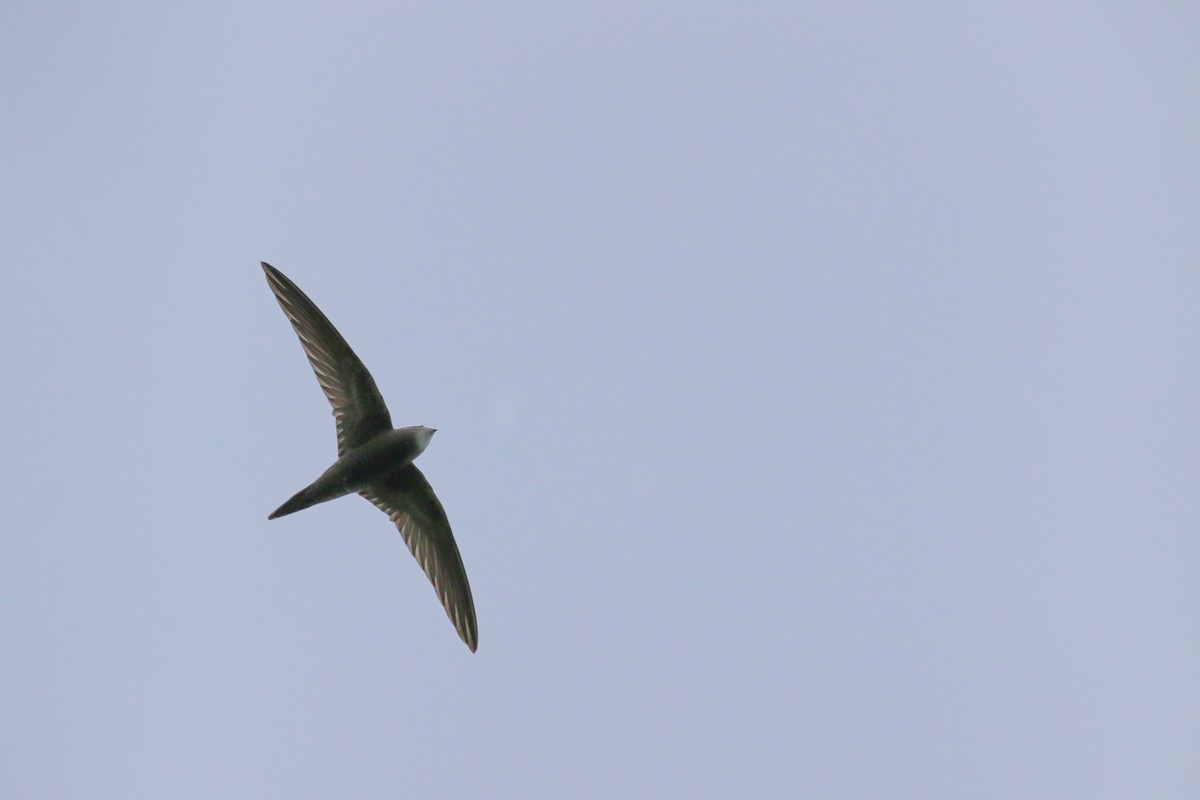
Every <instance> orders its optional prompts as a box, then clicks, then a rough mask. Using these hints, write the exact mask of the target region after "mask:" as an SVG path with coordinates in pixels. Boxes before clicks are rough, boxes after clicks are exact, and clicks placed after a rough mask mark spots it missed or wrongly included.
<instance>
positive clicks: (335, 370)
mask: <svg viewBox="0 0 1200 800" xmlns="http://www.w3.org/2000/svg"><path fill="white" fill-rule="evenodd" d="M262 266H263V270H264V272H266V275H267V283H268V285H270V287H271V291H272V292H274V293H275V298H276V299H277V300H278V301H279V306H280V308H282V309H283V313H284V314H286V315H287V318H288V320H290V321H291V323H292V327H293V328H294V329H295V331H296V335H297V336H298V337H299V338H300V344H301V346H302V347H303V348H304V352H305V354H306V355H307V356H308V361H309V363H310V364H311V365H312V368H313V372H315V373H316V375H317V382H318V383H320V384H321V389H322V390H323V391H324V392H325V397H326V398H328V400H329V404H330V406H332V407H333V416H334V420H335V422H336V424H337V442H338V460H337V461H335V462H334V464H333V466H331V467H330V468H329V469H328V470H326V471H325V473H324V474H322V475H321V477H319V478H317V480H315V481H314V482H313V483H312V484H310V485H309V486H307V487H305V488H304V489H301V490H300V491H299V492H297V493H296V494H295V495H294V496H293V497H292V498H291V499H289V500H288V501H287V502H286V503H284V504H283V505H282V506H280V507H279V508H278V509H276V510H275V511H274V512H273V513H272V514H271V515H270V517H269V518H270V519H274V518H276V517H281V516H285V515H287V514H292V513H295V512H296V511H300V510H302V509H305V508H308V507H309V506H311V505H315V504H317V503H323V502H325V501H327V500H332V499H334V498H336V497H341V496H343V495H346V494H350V493H353V492H357V493H358V494H361V495H362V496H363V497H365V498H366V499H367V500H369V501H371V503H373V504H374V505H375V506H376V507H378V508H379V509H380V510H381V511H383V512H384V513H385V514H387V515H388V517H389V518H390V519H391V520H392V522H393V523H395V525H396V527H397V528H398V529H399V531H400V535H401V536H402V537H403V538H404V543H405V544H407V545H408V549H409V550H410V551H411V552H412V554H413V556H414V557H415V558H416V560H417V563H418V564H420V565H421V569H423V570H424V571H425V575H426V576H428V578H429V580H430V582H431V583H432V584H433V588H434V591H435V592H437V595H438V599H440V600H441V601H442V606H443V607H444V608H445V609H446V615H447V616H449V617H450V621H451V622H452V623H454V628H455V630H457V631H458V635H459V636H460V637H462V640H463V641H464V642H466V644H467V647H469V648H471V651H472V652H474V651H475V649H476V647H478V643H479V634H478V628H477V625H476V622H475V604H474V602H473V600H472V598H471V586H470V584H469V583H468V582H467V573H466V570H465V569H464V567H463V563H462V557H461V556H460V555H459V552H458V546H457V545H456V544H455V541H454V535H453V533H452V532H451V529H450V521H449V520H448V519H447V517H446V512H445V510H444V509H443V508H442V504H441V503H440V502H439V501H438V499H437V495H435V494H434V492H433V488H432V487H431V486H430V485H429V481H427V480H426V479H425V476H424V475H422V474H421V471H420V470H419V469H417V467H416V466H415V465H414V464H413V463H412V459H413V458H415V457H416V456H417V455H419V454H420V453H421V451H422V450H424V448H425V446H426V445H427V444H428V442H429V437H430V436H432V435H433V431H432V430H431V429H429V428H423V427H421V426H417V427H414V428H400V429H393V428H392V417H391V414H390V413H388V409H387V404H386V403H384V400H383V396H382V395H381V394H380V393H379V389H378V388H376V386H375V381H374V379H373V378H372V377H371V373H370V372H368V371H367V368H366V367H365V366H363V363H362V361H360V360H359V358H358V356H356V355H355V354H354V351H353V350H351V349H350V345H348V344H346V340H345V339H343V338H342V335H341V334H340V333H338V331H337V329H336V328H334V327H333V324H332V323H330V321H329V320H328V318H326V316H325V315H324V314H322V313H321V311H320V309H318V308H317V307H316V305H315V304H314V303H313V302H312V301H311V300H309V299H308V297H307V296H306V295H305V294H304V292H302V291H300V289H299V287H297V286H296V284H294V283H292V282H291V281H290V280H289V279H288V278H287V276H285V275H284V274H283V273H282V272H280V271H279V270H277V269H275V268H274V267H272V266H271V265H270V264H267V263H266V262H263V265H262Z"/></svg>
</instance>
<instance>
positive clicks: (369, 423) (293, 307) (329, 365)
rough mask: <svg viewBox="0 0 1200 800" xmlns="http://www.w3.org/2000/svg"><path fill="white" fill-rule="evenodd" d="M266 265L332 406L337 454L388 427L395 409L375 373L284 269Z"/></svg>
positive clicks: (279, 299)
mask: <svg viewBox="0 0 1200 800" xmlns="http://www.w3.org/2000/svg"><path fill="white" fill-rule="evenodd" d="M262 266H263V270H264V271H265V272H266V273H267V283H268V284H269V285H270V286H271V291H272V292H274V293H275V299H277V300H278V301H279V307H280V308H282V309H283V313H284V314H287V318H288V319H289V320H291V321H292V327H293V328H295V329H296V335H297V336H299V337H300V344H301V345H303V347H304V352H305V353H306V354H308V361H309V363H310V364H312V368H313V372H315V373H317V381H319V382H320V384H321V388H322V389H323V390H325V396H326V397H327V398H329V404H330V405H331V406H333V416H334V419H335V420H336V421H337V438H338V455H339V456H341V455H345V453H346V452H347V451H349V450H353V449H354V448H356V447H358V446H359V445H361V444H363V443H364V442H366V441H368V440H370V439H372V438H374V437H375V436H376V435H378V434H380V433H383V432H385V431H390V430H391V429H392V415H391V414H390V413H388V410H387V404H386V403H384V402H383V396H382V395H381V394H379V389H377V388H376V387H375V379H374V378H372V377H371V373H369V372H367V368H366V367H364V366H363V363H362V362H361V361H359V359H358V356H356V355H354V351H353V350H351V349H350V345H348V344H346V340H345V339H343V338H342V335H341V334H340V333H338V332H337V328H335V327H333V324H332V323H331V322H330V321H329V320H328V319H327V318H326V317H325V315H324V314H322V313H321V310H320V309H319V308H317V307H316V305H315V304H313V301H312V300H309V299H308V296H307V295H305V294H304V292H302V291H300V288H299V287H298V286H296V284H294V283H292V282H291V281H290V280H288V277H287V276H286V275H284V274H283V273H282V272H280V271H279V270H277V269H275V268H274V267H272V266H271V265H270V264H268V263H266V262H265V261H264V262H263V265H262Z"/></svg>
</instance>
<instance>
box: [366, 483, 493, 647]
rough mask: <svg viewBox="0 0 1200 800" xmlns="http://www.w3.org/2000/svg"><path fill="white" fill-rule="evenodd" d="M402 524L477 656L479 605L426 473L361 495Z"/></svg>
mask: <svg viewBox="0 0 1200 800" xmlns="http://www.w3.org/2000/svg"><path fill="white" fill-rule="evenodd" d="M359 494H361V495H362V496H363V497H365V498H366V499H368V500H370V501H371V502H372V503H374V504H375V506H376V507H378V508H379V509H380V510H381V511H383V513H385V514H387V515H388V517H389V518H391V520H392V522H394V523H396V527H397V528H399V529H400V535H401V536H403V537H404V543H405V544H407V545H408V549H409V550H410V551H412V554H413V557H414V558H416V559H417V563H418V564H420V565H421V569H423V570H425V574H426V575H427V576H428V577H429V580H430V582H431V583H432V584H433V589H434V591H436V592H437V596H438V599H439V600H441V601H442V606H443V607H444V608H445V609H446V616H448V617H450V621H451V622H452V623H454V628H455V630H457V631H458V635H459V636H461V637H462V640H463V641H464V642H466V643H467V647H469V648H471V652H475V648H476V647H477V646H478V644H479V631H478V627H477V626H476V623H475V603H474V601H473V600H472V599H471V586H470V584H469V583H467V571H466V569H464V568H463V562H462V556H460V555H459V554H458V545H456V544H455V543H454V534H453V533H451V531H450V521H449V520H448V519H447V518H446V512H445V510H443V509H442V504H441V503H440V502H438V499H437V496H436V495H435V494H434V493H433V487H431V486H430V485H429V481H427V480H425V476H424V475H422V474H421V471H420V470H419V469H417V468H416V467H415V466H413V465H412V464H409V465H408V466H407V467H405V468H404V469H402V470H400V471H399V472H396V473H393V474H392V475H390V476H389V477H388V478H386V479H382V480H380V481H377V482H376V483H373V484H371V485H370V486H368V487H367V488H365V489H363V490H362V491H360V492H359Z"/></svg>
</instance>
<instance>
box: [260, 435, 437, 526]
mask: <svg viewBox="0 0 1200 800" xmlns="http://www.w3.org/2000/svg"><path fill="white" fill-rule="evenodd" d="M433 434H434V430H433V429H432V428H426V427H423V426H421V425H417V426H415V427H412V428H395V429H393V430H390V431H387V432H386V433H381V434H379V435H378V436H376V437H375V438H374V439H368V440H367V441H366V442H365V443H364V444H361V445H359V446H358V447H356V448H354V449H353V450H348V451H346V454H345V455H342V456H338V460H337V461H335V462H333V464H332V465H331V466H330V467H329V469H327V470H325V471H324V472H323V473H321V477H319V478H317V479H316V480H315V481H313V482H312V483H310V484H309V485H308V486H306V487H304V488H303V489H301V490H300V491H298V492H296V494H295V495H293V496H292V498H291V499H290V500H288V501H287V502H286V503H284V504H283V505H281V506H280V507H279V508H277V509H275V510H274V511H272V512H271V514H270V516H268V517H267V519H276V518H277V517H285V516H287V515H288V514H294V513H296V512H297V511H301V510H303V509H306V508H308V507H309V506H315V505H316V504H317V503H324V502H325V501H327V500H336V499H337V498H339V497H345V496H346V495H348V494H354V493H356V492H360V491H362V490H363V489H365V488H367V487H368V486H370V485H371V484H372V483H373V482H376V481H378V480H380V479H381V478H386V477H387V476H388V475H390V474H391V473H393V472H398V471H400V470H403V469H405V468H408V467H410V466H412V462H413V459H414V458H416V457H417V456H419V455H421V452H422V451H424V450H425V448H426V446H428V444H429V440H430V439H432V438H433Z"/></svg>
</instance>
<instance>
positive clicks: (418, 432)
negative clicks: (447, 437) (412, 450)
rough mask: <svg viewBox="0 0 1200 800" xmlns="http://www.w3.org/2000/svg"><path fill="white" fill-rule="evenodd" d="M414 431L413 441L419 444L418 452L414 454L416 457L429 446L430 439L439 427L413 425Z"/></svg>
mask: <svg viewBox="0 0 1200 800" xmlns="http://www.w3.org/2000/svg"><path fill="white" fill-rule="evenodd" d="M412 431H413V441H414V442H416V444H417V452H416V454H415V455H414V456H413V458H416V457H417V456H419V455H421V453H424V452H425V448H426V447H428V446H429V440H430V439H432V438H433V435H434V434H435V433H437V428H426V427H425V426H424V425H417V426H415V427H413V429H412Z"/></svg>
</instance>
